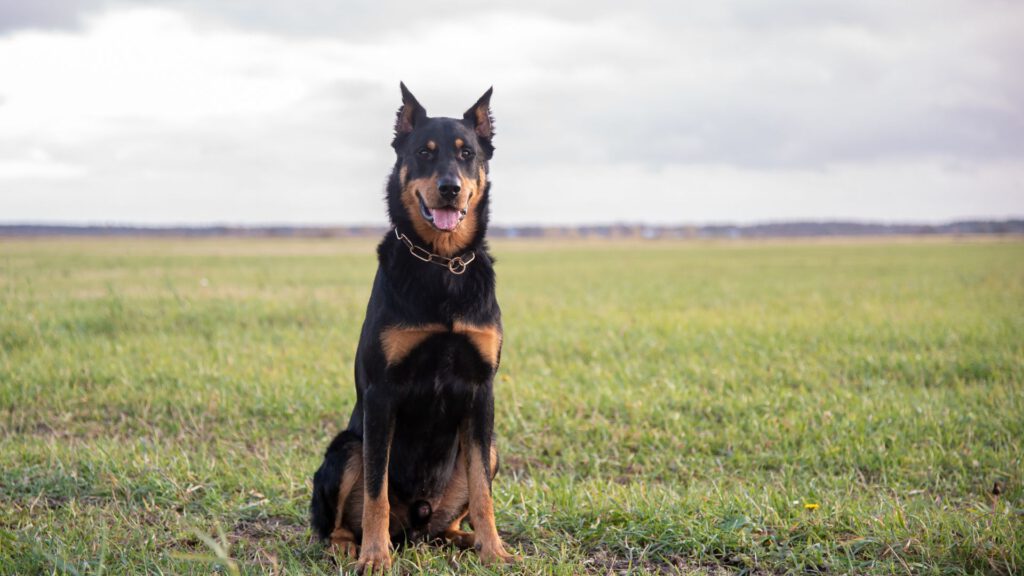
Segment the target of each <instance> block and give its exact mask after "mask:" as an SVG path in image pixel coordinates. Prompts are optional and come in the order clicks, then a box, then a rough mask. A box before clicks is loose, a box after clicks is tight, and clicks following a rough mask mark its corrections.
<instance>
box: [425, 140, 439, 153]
mask: <svg viewBox="0 0 1024 576" xmlns="http://www.w3.org/2000/svg"><path fill="white" fill-rule="evenodd" d="M427 150H431V151H433V150H437V143H436V142H434V141H433V140H427Z"/></svg>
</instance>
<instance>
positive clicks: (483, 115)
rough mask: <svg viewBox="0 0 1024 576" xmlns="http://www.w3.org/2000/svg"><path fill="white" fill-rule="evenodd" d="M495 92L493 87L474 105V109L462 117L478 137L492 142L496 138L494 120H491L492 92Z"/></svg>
mask: <svg viewBox="0 0 1024 576" xmlns="http://www.w3.org/2000/svg"><path fill="white" fill-rule="evenodd" d="M493 91H494V87H493V86H491V87H490V88H488V89H487V92H484V95H483V96H481V97H480V99H479V100H477V101H476V104H473V107H472V108H470V109H469V110H466V113H465V114H463V115H462V119H463V120H465V121H466V123H467V124H469V125H470V126H472V127H473V130H475V131H476V133H477V135H478V136H480V137H481V138H483V139H485V140H490V139H491V138H492V137H493V136H494V119H493V118H491V92H493Z"/></svg>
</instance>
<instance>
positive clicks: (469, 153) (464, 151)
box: [459, 148, 476, 160]
mask: <svg viewBox="0 0 1024 576" xmlns="http://www.w3.org/2000/svg"><path fill="white" fill-rule="evenodd" d="M475 155H476V154H474V153H473V150H472V149H470V148H460V149H459V158H462V159H463V160H469V159H470V158H472V157H473V156H475Z"/></svg>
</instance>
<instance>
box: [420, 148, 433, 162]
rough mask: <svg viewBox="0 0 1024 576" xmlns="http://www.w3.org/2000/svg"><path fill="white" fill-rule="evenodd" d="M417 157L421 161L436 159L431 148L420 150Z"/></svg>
mask: <svg viewBox="0 0 1024 576" xmlns="http://www.w3.org/2000/svg"><path fill="white" fill-rule="evenodd" d="M416 156H417V157H419V159H420V160H430V159H432V158H433V157H434V153H433V152H431V151H430V149H429V148H420V149H419V150H417V151H416Z"/></svg>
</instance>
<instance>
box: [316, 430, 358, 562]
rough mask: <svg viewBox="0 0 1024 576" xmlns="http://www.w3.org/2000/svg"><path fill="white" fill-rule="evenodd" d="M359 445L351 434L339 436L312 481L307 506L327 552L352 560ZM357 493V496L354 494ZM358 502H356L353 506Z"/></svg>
mask: <svg viewBox="0 0 1024 576" xmlns="http://www.w3.org/2000/svg"><path fill="white" fill-rule="evenodd" d="M362 476H363V455H362V442H361V440H360V438H359V437H358V436H357V435H355V434H353V433H352V432H348V431H344V432H342V433H340V434H338V436H337V437H335V439H334V440H333V441H332V442H331V445H330V447H328V448H327V453H326V454H324V462H323V464H321V465H320V469H319V470H317V472H316V475H315V476H314V477H313V500H312V503H311V505H310V512H311V520H312V525H313V529H314V530H315V531H316V533H317V535H318V536H319V537H320V539H321V540H325V541H329V545H330V549H331V550H332V551H333V552H336V553H339V554H341V555H343V556H349V557H355V555H356V552H357V545H356V533H358V532H361V526H360V521H361V519H362ZM357 492H358V494H357ZM356 500H358V502H356Z"/></svg>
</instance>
